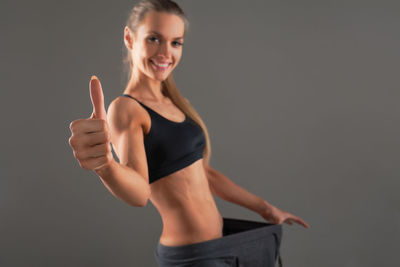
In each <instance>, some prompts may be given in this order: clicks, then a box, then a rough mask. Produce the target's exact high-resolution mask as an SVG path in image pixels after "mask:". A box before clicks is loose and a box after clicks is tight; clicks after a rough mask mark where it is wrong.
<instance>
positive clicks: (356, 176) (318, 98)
mask: <svg viewBox="0 0 400 267" xmlns="http://www.w3.org/2000/svg"><path fill="white" fill-rule="evenodd" d="M177 2H178V3H179V4H180V5H181V7H182V8H183V10H184V11H185V12H186V14H187V16H188V18H189V21H190V23H191V25H190V30H189V32H188V36H187V39H186V42H185V45H184V52H183V58H182V61H181V62H180V65H179V66H178V67H177V69H176V70H175V72H174V73H175V79H176V83H177V85H178V88H179V89H180V91H181V92H182V94H183V95H184V96H186V97H187V98H188V99H189V100H190V102H191V103H192V104H193V106H194V107H195V108H196V109H197V110H198V112H199V113H200V115H201V116H202V118H203V119H204V121H205V123H206V124H207V126H208V129H209V131H210V135H211V143H212V149H213V156H212V159H211V164H212V166H213V167H214V168H215V169H217V170H219V171H221V172H222V173H224V174H225V175H226V176H228V177H229V178H230V179H232V180H233V181H234V182H236V183H237V184H239V185H240V186H242V187H244V188H245V189H247V190H248V191H250V192H252V193H254V194H256V195H259V196H261V197H262V198H264V199H265V200H267V201H269V202H271V203H272V204H274V205H276V206H277V207H279V208H281V209H283V210H287V211H289V212H292V213H293V214H295V215H298V216H300V217H302V218H303V219H304V220H305V221H307V222H308V223H309V224H310V225H311V228H310V229H305V228H303V227H302V226H300V225H298V224H295V225H293V226H289V225H286V224H284V225H283V230H284V232H283V234H284V236H283V243H282V248H281V254H282V258H283V263H284V266H346V267H350V266H399V264H400V260H399V258H398V249H399V242H400V231H399V230H400V208H399V207H400V205H399V203H400V197H399V194H398V192H399V180H398V178H399V174H400V168H399V164H398V163H399V156H400V155H399V151H400V150H399V148H400V142H399V134H400V127H399V114H400V107H399V104H398V102H399V97H400V92H399V80H398V76H399V59H400V58H399V51H398V49H399V47H400V36H399V35H400V34H399V31H398V29H399V26H400V18H399V17H400V16H399V14H400V8H399V6H400V4H398V3H396V2H397V1H382V0H379V1H378V0H376V1H359V2H355V1H348V0H346V1H338V0H335V1H316V0H315V1H309V0H307V1H282V0H280V1H265V0H259V1H255V0H252V1H232V0H229V1H215V0H207V1H206V0H202V1H194V0H192V1H189V0H185V1H183V0H181V1H179V0H178V1H177ZM134 3H136V2H134V1H114V2H113V3H111V2H110V1H98V0H96V1H14V2H12V1H4V0H3V1H1V4H0V19H1V23H0V27H1V28H0V29H1V37H0V38H1V42H0V46H1V47H0V55H1V60H0V68H1V69H0V75H1V79H0V83H1V84H0V85H1V86H0V88H1V90H0V99H1V105H0V116H1V117H0V119H1V122H2V124H1V139H0V140H1V144H0V145H1V156H0V157H1V158H0V164H1V165H0V175H1V179H0V212H1V213H0V231H1V232H0V236H1V238H0V266H156V261H155V258H154V255H153V253H154V248H155V245H156V243H157V241H158V238H159V236H160V234H161V230H162V224H161V218H160V216H159V214H158V213H157V210H156V209H155V208H154V206H153V205H152V204H151V203H150V202H149V204H148V206H147V207H146V208H137V207H131V206H129V205H127V204H125V203H124V202H121V201H119V200H118V199H116V198H115V197H114V196H112V195H111V193H109V192H108V191H107V189H106V188H105V187H104V185H103V184H102V182H101V180H100V179H99V178H98V177H97V175H96V174H95V173H94V172H90V171H86V170H84V169H82V168H80V167H79V164H78V163H77V161H76V160H75V158H74V157H73V154H72V150H71V148H70V147H69V144H68V138H69V136H70V130H69V123H70V122H71V121H73V120H76V119H78V118H87V117H89V116H90V114H91V111H92V106H91V102H90V97H89V87H88V85H89V79H90V76H91V75H92V74H95V75H97V76H98V77H99V79H100V81H101V82H102V85H103V90H104V94H105V104H106V107H107V106H108V104H109V103H110V102H111V101H112V100H113V99H114V98H116V97H118V96H119V95H120V94H122V91H123V89H124V86H125V80H124V79H125V78H124V76H123V73H122V62H121V61H122V49H123V48H124V46H123V41H122V40H123V27H124V23H125V21H126V18H127V15H128V13H129V11H130V9H131V7H132V6H133V4H134ZM215 199H216V202H217V205H218V207H219V209H220V211H221V214H222V215H223V216H227V217H236V218H242V219H249V220H259V221H263V218H262V217H261V216H259V215H258V214H256V213H254V212H252V211H250V210H247V209H245V208H242V207H241V206H237V205H234V204H232V203H229V202H226V201H224V200H222V199H219V198H217V197H216V198H215Z"/></svg>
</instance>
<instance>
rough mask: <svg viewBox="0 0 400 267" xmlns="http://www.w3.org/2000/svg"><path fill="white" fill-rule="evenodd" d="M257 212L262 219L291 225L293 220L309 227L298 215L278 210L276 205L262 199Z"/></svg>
mask: <svg viewBox="0 0 400 267" xmlns="http://www.w3.org/2000/svg"><path fill="white" fill-rule="evenodd" d="M259 214H260V215H261V216H262V217H263V218H264V219H266V220H267V221H269V222H270V223H273V224H282V223H283V222H285V223H287V224H289V225H292V224H293V222H296V223H298V224H300V225H303V226H304V227H306V228H310V226H309V225H308V224H307V223H306V222H305V221H303V220H302V219H301V218H300V217H298V216H295V215H293V214H291V213H289V212H286V211H283V210H280V209H278V208H277V207H275V206H273V205H271V204H269V203H267V202H266V201H264V205H263V208H261V210H260V212H259Z"/></svg>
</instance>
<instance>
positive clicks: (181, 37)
mask: <svg viewBox="0 0 400 267" xmlns="http://www.w3.org/2000/svg"><path fill="white" fill-rule="evenodd" d="M149 33H155V34H157V35H160V36H162V34H161V33H159V32H156V31H149ZM175 39H183V36H180V37H175V38H174V40H175Z"/></svg>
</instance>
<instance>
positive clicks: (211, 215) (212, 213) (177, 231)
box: [159, 205, 223, 246]
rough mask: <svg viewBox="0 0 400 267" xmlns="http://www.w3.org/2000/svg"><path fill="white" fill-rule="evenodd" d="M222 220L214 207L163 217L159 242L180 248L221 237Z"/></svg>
mask: <svg viewBox="0 0 400 267" xmlns="http://www.w3.org/2000/svg"><path fill="white" fill-rule="evenodd" d="M222 227H223V219H222V216H221V214H220V213H219V211H218V209H217V208H216V206H215V205H214V206H210V207H202V208H200V209H196V208H195V207H192V209H191V210H183V211H181V212H178V213H174V214H169V216H168V217H163V232H162V234H161V237H160V240H159V242H160V243H161V244H163V245H165V246H180V245H187V244H193V243H198V242H202V241H207V240H211V239H214V238H219V237H222Z"/></svg>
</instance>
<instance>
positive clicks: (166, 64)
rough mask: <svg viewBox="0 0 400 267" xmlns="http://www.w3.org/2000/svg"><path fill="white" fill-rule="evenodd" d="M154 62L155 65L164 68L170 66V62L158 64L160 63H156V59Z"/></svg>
mask: <svg viewBox="0 0 400 267" xmlns="http://www.w3.org/2000/svg"><path fill="white" fill-rule="evenodd" d="M153 63H154V64H155V65H157V66H159V67H163V68H165V67H168V65H169V63H165V64H158V63H156V62H154V61H153Z"/></svg>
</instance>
